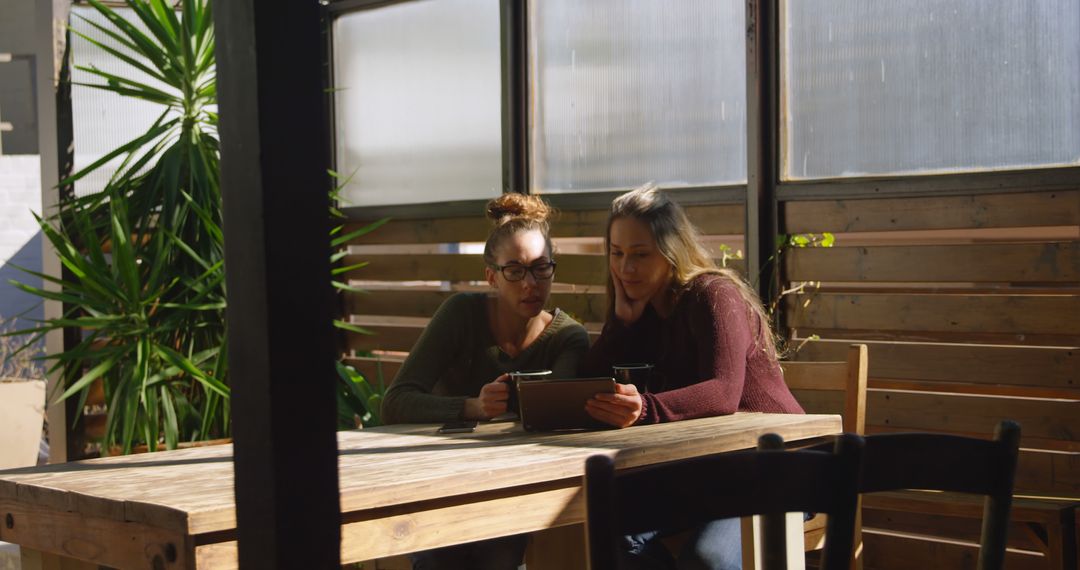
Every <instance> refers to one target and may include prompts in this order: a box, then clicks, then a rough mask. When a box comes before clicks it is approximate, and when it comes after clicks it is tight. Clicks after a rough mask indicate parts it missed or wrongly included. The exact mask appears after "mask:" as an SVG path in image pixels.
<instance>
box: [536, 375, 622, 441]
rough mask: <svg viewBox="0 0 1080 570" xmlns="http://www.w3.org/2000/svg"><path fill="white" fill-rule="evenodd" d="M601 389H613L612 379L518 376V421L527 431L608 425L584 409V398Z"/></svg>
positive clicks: (605, 390)
mask: <svg viewBox="0 0 1080 570" xmlns="http://www.w3.org/2000/svg"><path fill="white" fill-rule="evenodd" d="M600 392H607V393H609V394H613V393H615V379H614V378H565V379H558V378H554V379H547V378H545V379H540V380H519V381H518V399H519V401H520V405H521V425H522V426H523V427H524V428H525V429H526V430H529V431H552V430H562V429H595V428H603V427H611V426H609V425H608V424H605V423H603V422H600V421H598V420H596V419H594V418H593V417H592V416H590V415H589V414H588V412H586V411H585V402H586V401H588V400H589V398H592V397H593V396H594V395H595V394H597V393H600Z"/></svg>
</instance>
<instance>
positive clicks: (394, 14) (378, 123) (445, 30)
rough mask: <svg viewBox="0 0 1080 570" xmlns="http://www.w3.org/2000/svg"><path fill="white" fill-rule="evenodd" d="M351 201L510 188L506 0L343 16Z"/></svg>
mask: <svg viewBox="0 0 1080 570" xmlns="http://www.w3.org/2000/svg"><path fill="white" fill-rule="evenodd" d="M333 34H334V83H335V89H336V94H335V97H334V105H335V123H336V125H335V127H336V131H335V138H336V144H337V170H338V172H340V173H341V174H342V175H350V174H352V175H353V176H352V180H351V182H350V183H349V184H348V186H347V187H346V188H345V190H344V191H343V193H342V197H343V198H344V199H345V200H346V201H347V204H345V205H347V206H373V205H383V204H414V203H423V202H442V201H448V200H462V199H469V198H491V197H494V196H497V195H499V194H500V193H501V192H502V146H501V140H502V111H501V106H500V93H501V82H500V75H499V74H500V54H499V3H498V0H437V1H436V0H419V1H414V2H406V3H400V4H394V5H390V6H385V7H381V8H375V9H370V10H363V11H359V12H352V13H349V14H345V15H342V16H340V17H339V18H337V20H335V22H334V28H333Z"/></svg>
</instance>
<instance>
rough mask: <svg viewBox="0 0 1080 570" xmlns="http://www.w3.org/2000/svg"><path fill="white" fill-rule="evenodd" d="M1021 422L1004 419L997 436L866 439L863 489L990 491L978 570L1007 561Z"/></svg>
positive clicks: (915, 435)
mask: <svg viewBox="0 0 1080 570" xmlns="http://www.w3.org/2000/svg"><path fill="white" fill-rule="evenodd" d="M1019 446H1020V426H1019V425H1018V424H1017V423H1016V422H1012V421H1008V420H1006V421H1003V422H1001V423H1000V424H998V426H997V429H996V430H995V431H994V439H993V440H989V441H988V440H984V439H976V438H970V437H961V436H955V435H942V434H928V433H896V434H881V435H873V436H869V437H867V438H866V448H865V450H864V451H863V471H862V483H861V485H860V490H861V492H863V493H873V492H877V491H893V490H897V489H926V490H935V491H955V492H962V493H974V494H980V495H986V502H985V504H984V507H983V525H982V538H981V541H980V542H981V544H982V547H981V548H980V549H979V561H978V565H977V568H979V570H992V569H1000V568H1002V566H1003V565H1004V562H1005V546H1006V541H1007V539H1008V530H1009V511H1010V509H1011V507H1012V490H1013V482H1014V478H1015V474H1016V458H1017V454H1018V450H1019Z"/></svg>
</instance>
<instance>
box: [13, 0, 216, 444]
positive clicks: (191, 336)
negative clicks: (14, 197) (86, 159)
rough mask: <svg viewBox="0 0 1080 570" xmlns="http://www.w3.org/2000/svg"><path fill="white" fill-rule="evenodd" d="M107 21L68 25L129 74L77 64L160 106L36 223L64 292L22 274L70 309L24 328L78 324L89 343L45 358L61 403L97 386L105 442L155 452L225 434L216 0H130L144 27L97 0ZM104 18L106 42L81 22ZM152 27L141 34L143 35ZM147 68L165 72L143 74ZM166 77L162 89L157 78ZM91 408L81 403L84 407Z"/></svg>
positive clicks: (40, 330) (116, 89)
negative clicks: (113, 167) (100, 177)
mask: <svg viewBox="0 0 1080 570" xmlns="http://www.w3.org/2000/svg"><path fill="white" fill-rule="evenodd" d="M88 1H89V3H90V5H92V6H93V7H94V8H95V9H96V10H97V11H98V12H99V13H100V14H101V15H102V16H104V18H105V20H106V21H107V22H108V23H107V24H100V23H97V22H94V21H91V20H85V19H84V20H83V21H82V22H81V23H79V24H77V26H76V27H75V28H73V29H72V33H75V34H77V35H80V36H81V37H82V38H84V39H85V40H86V41H88V42H90V43H93V44H95V45H97V46H98V47H100V48H101V49H102V50H104V51H106V52H107V53H109V54H111V55H113V56H114V57H116V58H117V59H119V60H121V61H123V62H126V63H127V64H129V65H130V66H131V68H132V70H133V74H132V75H131V76H129V77H122V76H119V75H115V74H111V73H107V72H105V71H102V70H99V69H97V68H94V67H79V69H81V70H82V71H84V72H86V73H88V74H90V75H92V76H93V77H95V78H96V81H94V82H92V83H85V84H83V85H86V86H88V87H93V88H96V89H102V90H106V91H110V92H113V93H117V94H119V95H123V96H125V97H134V98H139V99H143V100H146V101H151V102H154V103H157V104H159V105H161V107H162V113H161V115H160V117H159V118H158V119H157V120H156V121H155V122H154V124H153V125H151V127H150V128H149V129H148V130H147V131H146V132H145V133H144V134H142V135H140V136H139V137H137V138H136V139H134V140H132V141H129V142H128V143H126V144H124V145H122V146H120V147H118V148H117V149H115V150H114V151H112V152H110V153H108V154H107V155H106V156H104V157H103V158H102V159H100V160H98V161H97V162H95V163H93V164H91V165H90V166H88V167H87V168H85V169H83V170H82V171H80V172H77V173H75V174H74V175H73V176H71V177H70V178H69V179H67V180H64V181H61V185H68V184H71V183H73V182H74V181H76V180H78V179H80V178H82V177H84V176H86V175H87V174H88V173H90V172H92V171H94V170H96V169H98V168H101V167H102V166H103V165H105V164H106V163H107V162H108V161H110V160H112V159H113V158H116V157H121V158H122V159H123V160H122V164H121V166H120V168H119V169H118V170H117V171H116V173H115V174H113V175H112V176H111V177H110V179H109V181H108V183H107V184H106V186H105V188H104V189H103V191H101V192H99V193H95V194H91V195H88V196H84V197H78V198H74V199H71V200H69V201H67V202H64V203H62V204H61V205H60V209H59V211H58V212H55V213H51V217H50V218H49V219H39V223H40V224H41V228H42V231H43V234H44V235H45V238H46V239H48V240H49V241H50V243H51V244H52V246H53V248H54V249H55V251H56V252H57V255H58V256H59V258H60V261H61V262H62V264H63V266H64V268H65V278H63V279H58V278H55V277H50V276H46V275H40V277H42V278H43V279H46V280H48V281H50V282H52V283H54V284H56V285H58V286H59V289H60V290H59V291H50V290H46V289H44V288H38V287H33V286H29V285H23V284H16V285H17V286H18V287H20V288H21V289H23V290H24V291H27V292H30V293H32V294H35V295H37V296H40V297H42V298H44V299H49V300H53V301H58V302H61V303H64V305H65V308H66V310H65V313H64V315H63V316H62V317H60V318H56V319H51V320H46V321H44V322H41V323H40V324H38V325H37V326H35V327H32V328H30V329H26V330H24V331H18V332H20V333H30V334H34V335H37V336H40V335H43V334H45V333H47V332H49V331H52V330H57V329H72V328H74V329H78V330H79V331H80V332H81V340H80V341H79V342H78V343H76V344H75V345H74V346H69V347H68V348H67V349H66V350H65V351H64V352H61V353H59V354H53V355H48V356H47V359H48V360H49V361H50V362H51V368H50V370H57V371H60V373H61V375H62V379H63V382H62V389H63V392H62V393H61V394H57V397H59V398H60V399H64V398H71V397H79V398H80V399H81V400H83V401H85V398H86V394H87V393H88V390H89V388H90V387H91V385H92V384H93V383H94V382H98V381H100V382H101V383H102V384H103V387H104V393H105V403H106V406H107V410H108V418H107V421H106V429H105V434H104V441H103V442H102V444H103V449H105V450H110V449H113V448H115V449H118V450H120V451H122V452H124V453H128V452H130V451H131V450H132V449H133V447H134V446H135V445H137V444H140V443H141V444H145V445H146V446H147V447H148V449H149V450H151V451H153V450H155V449H157V448H158V447H159V445H161V444H162V443H163V444H164V446H165V447H167V448H170V449H171V448H175V447H176V446H177V445H179V444H180V443H181V442H184V441H199V440H207V439H211V438H218V437H226V436H228V434H229V406H228V402H229V388H228V380H227V371H228V366H227V359H226V350H225V339H226V336H225V319H224V311H225V280H224V275H225V274H224V266H223V260H224V255H223V253H224V247H223V242H222V232H221V194H220V189H219V186H218V181H219V176H218V174H219V169H218V155H219V153H218V141H217V115H216V112H215V107H214V105H215V97H216V76H215V69H214V30H213V18H212V15H211V12H210V6H209V3H208V1H207V0H183V1H182V2H181V4H180V8H181V9H180V10H179V11H177V10H176V9H174V8H173V6H172V5H170V4H168V3H166V2H165V1H164V0H127V2H126V4H127V7H128V8H130V9H131V11H132V13H134V15H135V17H136V18H137V19H138V21H139V22H140V23H141V24H142V29H141V30H140V28H139V27H137V26H135V25H134V24H132V23H131V22H129V21H127V20H125V19H124V18H123V17H121V16H120V15H119V14H118V13H117V12H116V11H114V10H112V9H111V8H109V7H107V6H105V5H103V4H102V3H100V2H98V1H97V0H88ZM84 25H85V26H90V27H93V28H96V29H97V30H98V31H99V32H101V34H103V35H104V37H106V38H108V40H106V41H103V42H99V41H97V40H94V39H92V38H90V37H88V36H86V35H85V34H83V33H82V32H80V30H79V27H81V26H84ZM142 30H145V31H142ZM145 77H150V78H153V79H154V80H155V81H153V82H151V81H147V80H146V79H144V78H145ZM149 83H154V84H155V85H161V86H163V87H154V86H151V85H149ZM82 407H83V406H82V405H80V406H78V408H79V409H80V410H81V409H82Z"/></svg>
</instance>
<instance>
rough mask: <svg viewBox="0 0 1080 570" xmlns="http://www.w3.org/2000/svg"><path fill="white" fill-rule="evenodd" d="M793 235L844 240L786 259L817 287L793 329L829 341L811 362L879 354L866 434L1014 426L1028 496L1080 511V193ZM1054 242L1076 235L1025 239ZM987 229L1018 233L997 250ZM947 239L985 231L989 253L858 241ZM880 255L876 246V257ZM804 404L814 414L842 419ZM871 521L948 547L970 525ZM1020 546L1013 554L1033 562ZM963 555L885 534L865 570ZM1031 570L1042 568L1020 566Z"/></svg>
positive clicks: (915, 213) (801, 228)
mask: <svg viewBox="0 0 1080 570" xmlns="http://www.w3.org/2000/svg"><path fill="white" fill-rule="evenodd" d="M781 224H782V227H783V228H784V230H783V231H786V232H787V233H820V232H834V233H837V234H839V237H838V239H837V242H836V246H835V247H832V248H807V249H793V250H788V251H786V252H785V253H784V254H783V276H784V279H785V281H786V284H787V287H792V286H795V285H797V284H799V283H803V282H820V284H815V286H810V287H807V288H805V289H804V290H803V293H801V294H793V295H789V296H787V297H786V298H785V299H784V302H783V307H784V325H785V326H786V327H787V330H788V332H789V333H790V334H791V335H793V336H795V337H797V338H798V339H805V338H808V337H811V336H812V335H818V336H819V337H820V340H816V341H809V342H807V343H806V344H804V345H803V346H802V348H801V349H800V350H799V351H798V352H797V353H796V354H795V355H794V358H796V359H798V360H811V361H812V360H842V359H843V358H844V354H845V351H846V350H847V346H848V344H850V342H851V341H852V340H859V341H860V342H866V343H867V344H868V345H869V353H870V355H869V363H870V380H869V387H870V393H869V394H868V398H867V408H868V409H867V431H868V432H869V433H882V432H890V431H935V432H950V433H959V434H965V435H975V436H981V437H989V434H990V433H991V432H992V430H993V426H994V425H995V424H996V422H998V421H999V420H1000V419H1003V418H1011V419H1015V420H1017V421H1019V422H1020V423H1021V425H1022V429H1023V440H1022V447H1023V449H1022V451H1021V455H1020V465H1019V468H1018V471H1017V479H1016V488H1017V492H1018V494H1032V495H1039V496H1052V497H1059V498H1071V499H1074V500H1080V442H1078V436H1080V348H1078V346H1080V191H1066V192H1034V193H1016V194H1000V195H980V196H966V197H964V196H954V197H942V198H929V199H927V198H921V199H903V198H893V199H868V200H838V201H813V202H811V201H806V202H790V203H786V205H785V208H784V219H783V220H782V221H781ZM1048 226H1053V227H1055V228H1058V230H1060V228H1061V227H1066V228H1071V229H1070V230H1069V231H1067V232H1065V235H1069V236H1072V237H1071V239H1066V240H1060V239H1057V240H1055V241H1047V240H1039V239H1037V238H1029V237H1024V236H1025V232H1024V231H1017V230H1015V228H1032V230H1031V231H1030V234H1031V235H1035V236H1037V235H1039V233H1040V232H1039V231H1038V229H1037V228H1040V227H1048ZM987 228H1003V229H1004V228H1009V231H1008V232H1004V231H1003V232H1001V234H1000V236H999V237H994V233H993V232H992V231H991V232H987V231H986V230H987ZM943 229H948V230H965V229H967V230H979V235H978V240H977V243H975V242H976V240H975V239H972V240H971V241H972V243H956V241H957V240H956V239H955V238H956V234H955V233H954V234H953V235H952V240H951V241H950V242H949V243H943V244H941V245H931V244H926V243H925V239H920V240H919V241H920V242H922V243H920V245H874V246H861V245H858V239H859V236H858V232H896V234H895V235H896V236H897V238H896V241H897V243H911V241H912V234H911V233H910V232H917V231H920V230H943ZM1060 233H1061V232H1060V231H1058V234H1060ZM881 240H882V238H881V234H880V233H879V234H876V235H875V240H874V243H881ZM845 242H849V243H850V242H854V245H845ZM800 342H801V341H800V340H796V341H795V342H793V343H792V345H791V346H792V347H795V346H798V345H799V343H800ZM799 396H800V397H802V398H804V399H805V400H806V401H807V404H808V406H807V407H808V408H810V409H816V408H821V409H835V407H836V405H837V402H830V401H825V400H824V399H821V398H817V399H815V398H814V396H813V395H811V394H800V395H799ZM864 516H865V523H866V526H868V527H871V528H873V527H877V528H881V529H885V530H886V531H890V530H891V531H899V532H919V533H921V534H930V535H937V536H941V537H944V538H951V539H955V538H957V536H956V529H957V528H960V527H957V526H956V525H957V524H960V525H964V524H968V523H957V522H956V521H955V520H949V519H947V518H942V517H933V516H929V515H903V514H901V515H897V514H895V513H891V512H875V511H868V512H867V513H866V514H865V515H864ZM963 528H965V529H967V527H963ZM969 531H970V529H968V530H965V532H966V533H967V535H970V532H969ZM1023 540H1024V537H1023V536H1019V535H1018V536H1017V537H1016V540H1015V541H1014V542H1015V544H1014V546H1017V547H1020V548H1024V547H1025V545H1024V544H1022V542H1023ZM962 551H963V549H962V548H960V547H957V546H955V545H952V544H951V543H938V542H926V541H919V540H916V539H912V538H900V537H896V536H890V535H889V534H888V533H885V534H874V533H873V531H871V535H870V536H869V537H868V538H867V540H866V552H867V554H866V560H867V564H868V565H875V563H876V562H881V564H877V565H878V566H880V567H887V568H900V567H904V565H903V564H901V565H897V564H896V559H895V557H896V556H900V555H901V554H903V556H905V557H907V558H906V559H907V560H908V561H909V562H912V563H916V562H917V563H918V565H923V566H925V565H927V563H929V564H930V565H936V566H938V567H944V566H941V563H942V561H943V560H945V559H946V558H948V557H950V556H962V554H961V552H962ZM968 551H969V552H970V551H971V549H970V548H969V549H968ZM1029 566H1030V567H1033V568H1043V567H1045V562H1044V561H1043V560H1042V559H1041V558H1039V557H1034V558H1032V557H1016V556H1014V557H1013V559H1012V560H1011V561H1010V567H1020V568H1023V567H1029Z"/></svg>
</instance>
